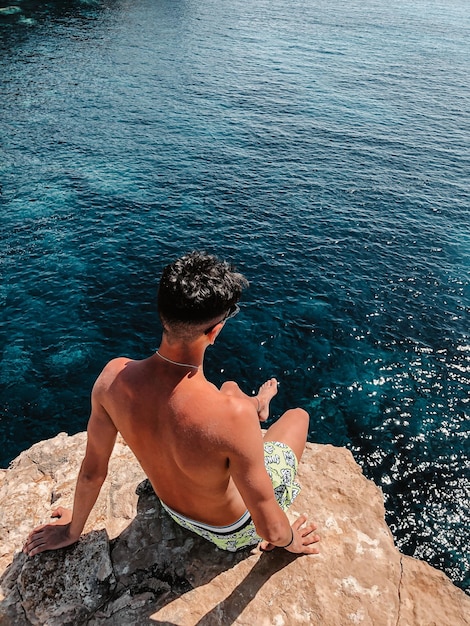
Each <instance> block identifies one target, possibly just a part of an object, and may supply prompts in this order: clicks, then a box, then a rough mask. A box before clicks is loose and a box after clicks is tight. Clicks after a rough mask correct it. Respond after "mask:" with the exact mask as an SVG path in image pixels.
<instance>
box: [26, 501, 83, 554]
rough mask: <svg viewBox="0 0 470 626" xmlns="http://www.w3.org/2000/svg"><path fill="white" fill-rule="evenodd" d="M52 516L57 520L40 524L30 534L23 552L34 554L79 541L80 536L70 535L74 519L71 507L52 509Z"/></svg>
mask: <svg viewBox="0 0 470 626" xmlns="http://www.w3.org/2000/svg"><path fill="white" fill-rule="evenodd" d="M51 517H56V518H57V521H56V522H53V523H52V524H43V525H42V526H38V527H37V528H35V529H34V530H33V531H31V533H30V534H29V535H28V538H27V539H26V542H25V544H24V546H23V552H24V553H25V554H27V555H28V556H34V555H35V554H39V553H40V552H44V551H45V550H57V549H58V548H65V547H66V546H70V545H72V543H75V542H77V541H78V539H79V537H72V536H71V535H70V522H71V521H72V511H71V510H70V509H64V508H63V507H61V506H60V507H59V508H58V509H56V510H55V511H52V514H51Z"/></svg>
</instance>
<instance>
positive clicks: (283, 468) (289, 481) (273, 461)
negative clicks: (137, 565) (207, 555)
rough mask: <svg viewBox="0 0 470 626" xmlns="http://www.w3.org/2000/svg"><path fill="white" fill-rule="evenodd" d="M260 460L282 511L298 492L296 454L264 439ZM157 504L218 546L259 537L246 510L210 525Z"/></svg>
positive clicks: (233, 545)
mask: <svg viewBox="0 0 470 626" xmlns="http://www.w3.org/2000/svg"><path fill="white" fill-rule="evenodd" d="M264 464H265V467H266V471H267V472H268V474H269V477H270V479H271V482H272V484H273V488H274V495H275V496H276V500H277V501H278V503H279V506H280V507H281V508H282V509H283V510H284V511H285V510H286V509H287V508H288V507H289V506H290V505H291V504H292V502H293V501H294V500H295V498H296V497H297V496H298V495H299V493H300V486H299V485H298V484H297V483H296V482H295V476H296V474H297V466H298V462H297V457H296V456H295V454H294V452H293V451H292V449H291V448H290V447H289V446H288V445H287V444H285V443H282V442H280V441H265V442H264ZM160 502H161V500H160ZM161 505H162V507H163V509H164V510H165V511H166V512H167V513H168V515H169V516H170V517H171V518H172V519H173V520H174V521H175V522H176V523H177V524H179V525H180V526H182V527H183V528H186V529H187V530H190V531H192V532H193V533H196V535H200V536H201V537H204V539H207V540H208V541H211V542H212V543H214V544H215V545H216V546H217V547H218V548H220V549H221V550H228V551H229V552H236V551H237V550H241V549H242V548H246V547H248V546H253V545H255V544H257V543H259V542H260V541H262V539H261V537H260V536H259V535H257V533H256V529H255V525H254V524H253V520H252V519H251V516H250V513H249V511H246V512H245V513H244V514H243V515H242V516H241V518H240V519H239V520H237V521H236V522H234V523H233V524H230V525H229V526H210V525H209V524H203V523H202V522H197V521H195V520H192V519H189V518H188V517H185V516H184V515H181V514H180V513H177V512H176V511H173V509H170V507H168V506H167V505H166V504H165V503H164V502H161Z"/></svg>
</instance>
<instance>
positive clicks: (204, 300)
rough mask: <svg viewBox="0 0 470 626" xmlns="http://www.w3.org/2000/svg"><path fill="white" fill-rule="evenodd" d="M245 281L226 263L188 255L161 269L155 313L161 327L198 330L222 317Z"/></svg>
mask: <svg viewBox="0 0 470 626" xmlns="http://www.w3.org/2000/svg"><path fill="white" fill-rule="evenodd" d="M246 286H248V281H247V279H246V278H245V277H244V276H243V275H242V274H240V273H238V272H237V271H235V268H234V267H233V266H232V265H231V264H230V263H228V262H227V261H222V260H220V259H219V258H218V257H216V256H214V255H212V254H207V253H206V252H198V251H194V252H190V253H188V254H185V255H184V256H182V257H181V258H179V259H177V260H176V261H174V262H173V263H170V264H169V265H167V266H166V267H165V268H164V269H163V273H162V277H161V279H160V286H159V289H158V312H159V315H160V319H161V321H162V324H163V327H164V328H165V323H167V324H168V325H170V326H174V325H181V324H183V325H193V326H200V325H202V324H204V323H208V322H211V321H213V320H214V319H215V318H217V317H218V316H223V315H224V314H225V313H226V312H227V311H228V310H229V309H230V307H232V306H233V305H234V304H235V303H237V302H238V300H239V299H240V296H241V293H242V290H243V288H244V287H246Z"/></svg>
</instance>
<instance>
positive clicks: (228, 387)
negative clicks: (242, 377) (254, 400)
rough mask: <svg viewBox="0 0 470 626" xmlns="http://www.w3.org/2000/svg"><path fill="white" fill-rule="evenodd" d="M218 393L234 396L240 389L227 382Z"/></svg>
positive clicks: (235, 384)
mask: <svg viewBox="0 0 470 626" xmlns="http://www.w3.org/2000/svg"><path fill="white" fill-rule="evenodd" d="M220 391H221V392H222V393H225V394H227V395H228V396H236V395H237V394H239V393H240V387H239V386H238V384H237V383H236V382H235V381H233V380H227V381H225V382H224V383H223V385H222V386H221V388H220Z"/></svg>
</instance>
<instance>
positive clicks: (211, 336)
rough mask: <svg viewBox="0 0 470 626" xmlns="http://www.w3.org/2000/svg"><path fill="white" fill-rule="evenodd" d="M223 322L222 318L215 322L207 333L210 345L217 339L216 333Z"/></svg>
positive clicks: (222, 325)
mask: <svg viewBox="0 0 470 626" xmlns="http://www.w3.org/2000/svg"><path fill="white" fill-rule="evenodd" d="M224 324H225V320H222V321H221V322H219V323H218V324H216V325H215V326H214V327H213V328H211V330H210V331H209V332H208V333H207V339H208V340H209V343H210V344H211V346H213V345H214V343H215V340H216V339H217V335H218V334H219V333H220V331H221V330H222V328H223V327H224Z"/></svg>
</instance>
